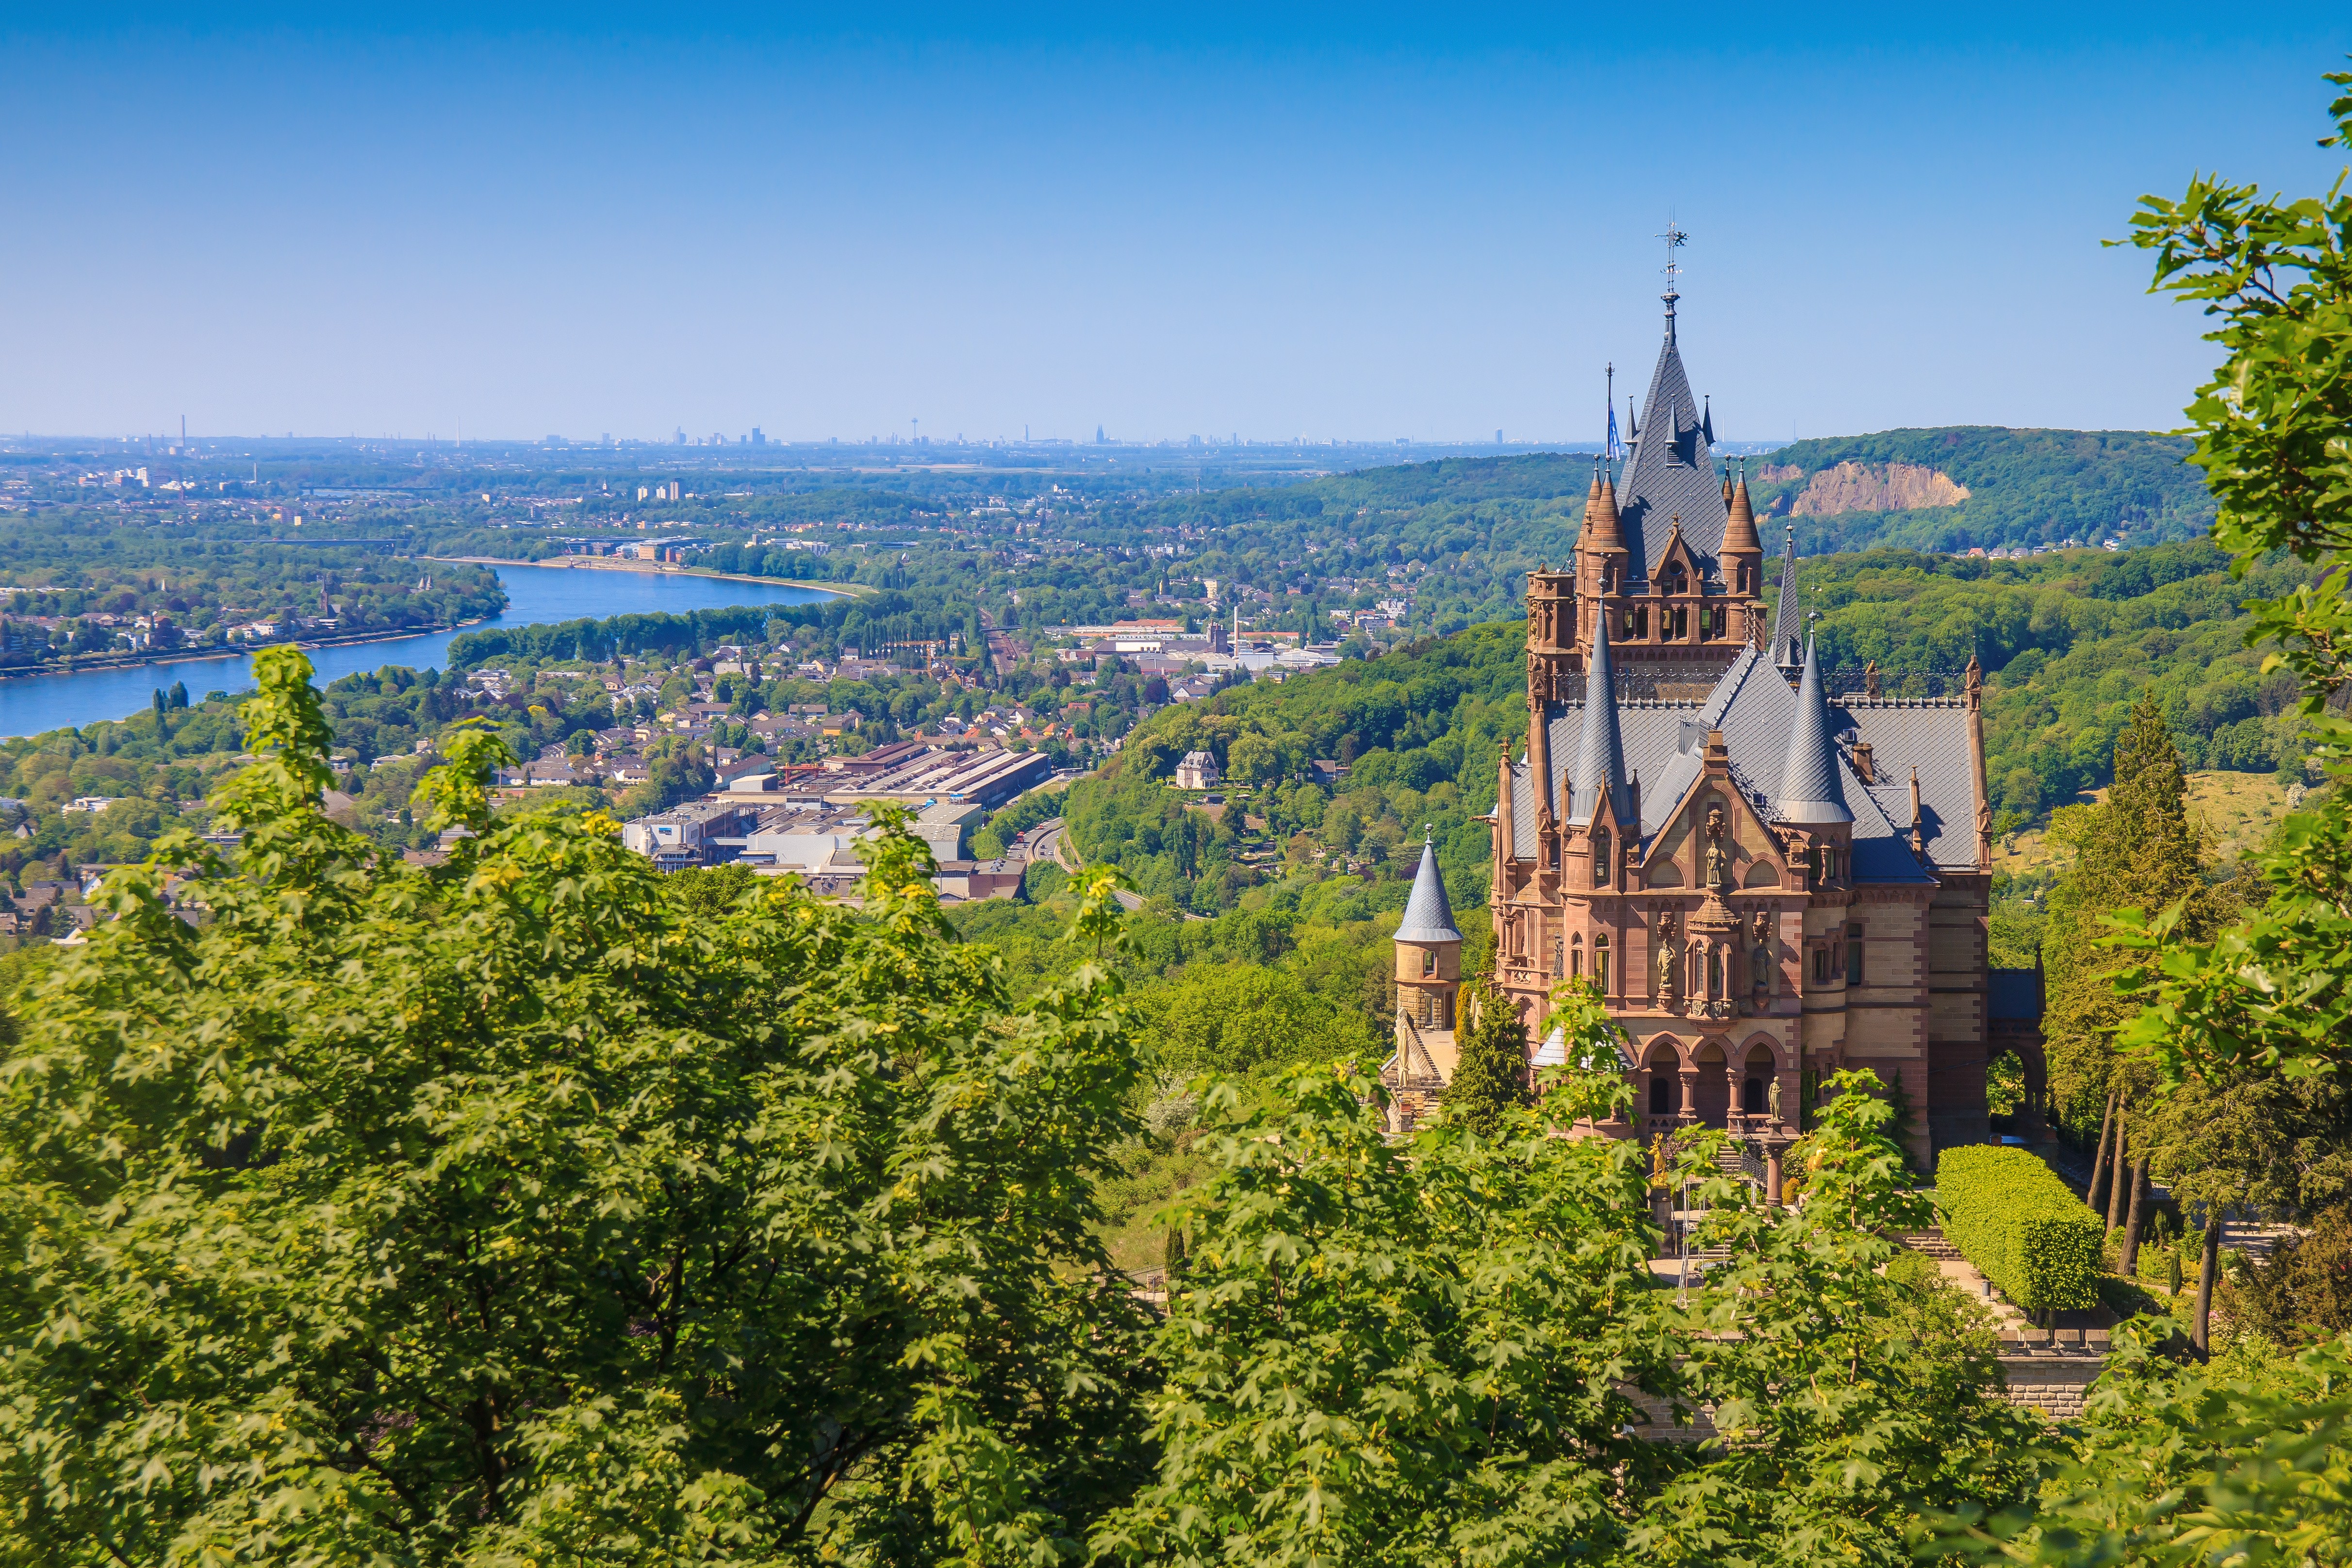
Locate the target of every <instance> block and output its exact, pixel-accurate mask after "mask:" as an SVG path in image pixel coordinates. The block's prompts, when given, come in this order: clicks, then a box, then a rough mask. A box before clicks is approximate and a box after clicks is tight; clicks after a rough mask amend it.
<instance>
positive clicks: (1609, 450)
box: [1602, 360, 1631, 463]
mask: <svg viewBox="0 0 2352 1568" xmlns="http://www.w3.org/2000/svg"><path fill="white" fill-rule="evenodd" d="M1602 402H1603V404H1604V405H1606V411H1607V413H1608V416H1609V443H1608V446H1607V447H1605V448H1604V449H1603V452H1602V456H1603V457H1604V458H1606V459H1607V460H1608V461H1610V462H1612V463H1613V462H1615V461H1616V460H1617V459H1618V458H1619V457H1621V456H1622V454H1623V448H1622V447H1620V446H1619V445H1618V444H1617V362H1616V361H1614V360H1612V361H1610V362H1609V395H1608V396H1607V397H1605V398H1603V399H1602ZM1630 408H1631V400H1630V399H1629V400H1628V409H1629V411H1630Z"/></svg>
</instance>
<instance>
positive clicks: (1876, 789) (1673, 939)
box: [1382, 288, 2041, 1168]
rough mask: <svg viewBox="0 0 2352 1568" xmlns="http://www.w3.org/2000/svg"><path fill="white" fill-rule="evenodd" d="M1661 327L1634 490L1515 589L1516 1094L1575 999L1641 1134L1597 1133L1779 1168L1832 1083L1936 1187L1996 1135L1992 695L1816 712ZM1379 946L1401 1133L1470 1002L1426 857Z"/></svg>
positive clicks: (1499, 925)
mask: <svg viewBox="0 0 2352 1568" xmlns="http://www.w3.org/2000/svg"><path fill="white" fill-rule="evenodd" d="M1664 299H1665V303H1666V323H1665V342H1664V345H1663V347H1662V348H1661V349H1660V351H1659V356H1658V363H1657V369H1656V372H1655V374H1654V376H1653V377H1652V379H1651V383H1650V389H1649V395H1648V399H1647V404H1646V406H1645V408H1644V410H1643V416H1642V418H1641V420H1640V422H1639V424H1638V425H1636V426H1634V427H1633V443H1632V447H1631V450H1630V452H1629V453H1628V455H1627V457H1626V458H1625V460H1624V462H1623V464H1622V484H1621V475H1620V473H1619V471H1618V466H1617V465H1616V464H1613V463H1612V464H1604V465H1597V466H1596V470H1595V475H1594V479H1593V482H1592V488H1591V493H1590V494H1589V496H1588V497H1587V500H1586V505H1585V514H1584V523H1583V527H1582V529H1581V531H1580V534H1579V537H1578V540H1577V543H1576V549H1575V556H1574V563H1573V565H1572V566H1570V567H1569V568H1567V569H1565V570H1558V571H1554V570H1539V571H1537V572H1534V573H1531V574H1529V576H1528V601H1527V602H1528V634H1527V650H1528V651H1527V675H1528V688H1527V691H1528V696H1527V700H1528V742H1527V748H1526V752H1525V754H1524V755H1523V756H1521V757H1520V758H1519V759H1518V760H1517V761H1516V762H1513V761H1511V760H1509V759H1508V758H1505V759H1504V761H1503V763H1502V765H1501V776H1500V778H1499V781H1498V799H1497V804H1496V807H1495V810H1494V812H1493V814H1492V815H1491V816H1490V817H1489V818H1488V821H1489V823H1490V825H1491V828H1492V834H1493V846H1494V848H1493V854H1494V862H1493V880H1492V885H1491V889H1490V892H1489V909H1488V913H1489V916H1490V918H1491V920H1492V921H1493V925H1494V931H1495V976H1496V983H1497V984H1498V985H1499V986H1500V987H1501V989H1502V991H1503V993H1504V994H1505V995H1506V996H1507V997H1508V998H1509V999H1510V1005H1512V1006H1514V1007H1515V1008H1517V1011H1518V1014H1519V1016H1520V1017H1521V1019H1522V1020H1523V1021H1524V1025H1525V1028H1526V1035H1527V1040H1528V1056H1529V1060H1530V1062H1531V1064H1534V1065H1538V1066H1540V1065H1542V1064H1544V1063H1545V1062H1547V1061H1554V1060H1558V1059H1559V1058H1560V1055H1561V1053H1562V1047H1561V1046H1560V1043H1559V1040H1558V1039H1557V1038H1552V1039H1549V1040H1547V1038H1546V1036H1547V1030H1546V1027H1545V1024H1546V1017H1547V1015H1548V1014H1549V1010H1550V1005H1551V1003H1550V994H1551V992H1552V989H1553V987H1555V986H1557V985H1558V984H1560V983H1561V982H1562V981H1565V980H1579V979H1581V980H1589V981H1590V982H1591V984H1593V985H1595V986H1597V987H1598V989H1599V991H1600V993H1601V996H1602V997H1603V998H1604V1000H1605V1004H1606V1005H1607V1007H1608V1010H1609V1013H1610V1016H1612V1018H1613V1019H1615V1020H1616V1022H1617V1023H1618V1024H1619V1025H1620V1026H1622V1029H1623V1030H1624V1032H1625V1035H1626V1037H1627V1039H1628V1041H1629V1042H1630V1051H1631V1057H1632V1063H1633V1065H1632V1068H1631V1069H1630V1070H1631V1077H1632V1080H1633V1089H1634V1111H1633V1118H1632V1119H1629V1120H1623V1121H1611V1122H1608V1123H1603V1124H1601V1125H1599V1126H1597V1127H1590V1128H1586V1129H1584V1130H1583V1131H1590V1132H1595V1133H1599V1134H1601V1135H1606V1136H1612V1137H1631V1136H1636V1135H1643V1136H1646V1135H1647V1134H1649V1133H1652V1132H1654V1131H1660V1130H1663V1129H1668V1128H1672V1127H1675V1126H1679V1125H1689V1124H1693V1123H1703V1124H1705V1125H1707V1126H1712V1127H1723V1128H1728V1129H1730V1130H1732V1131H1739V1132H1747V1133H1752V1134H1758V1135H1761V1136H1763V1137H1765V1138H1766V1139H1767V1140H1768V1141H1774V1140H1778V1139H1780V1138H1783V1137H1788V1136H1793V1135H1794V1134H1795V1132H1796V1131H1798V1130H1799V1128H1800V1126H1801V1119H1802V1107H1803V1105H1804V1104H1805V1103H1807V1102H1808V1101H1809V1100H1811V1099H1812V1097H1814V1096H1815V1095H1816V1094H1817V1093H1818V1089H1819V1085H1820V1083H1821V1082H1822V1079H1825V1078H1826V1077H1827V1076H1828V1075H1829V1074H1830V1073H1832V1072H1834V1071H1836V1070H1838V1069H1840V1068H1870V1069H1872V1070H1873V1071H1874V1072H1875V1073H1876V1074H1877V1075H1878V1077H1879V1079H1881V1080H1882V1081H1883V1082H1884V1083H1885V1084H1887V1085H1889V1086H1890V1088H1891V1089H1892V1090H1893V1092H1894V1093H1895V1096H1896V1098H1897V1101H1898V1104H1899V1105H1901V1106H1903V1107H1905V1108H1906V1117H1905V1120H1904V1122H1903V1124H1902V1127H1901V1131H1902V1132H1903V1135H1904V1136H1905V1137H1906V1139H1907V1141H1908V1144H1909V1152H1910V1154H1911V1156H1912V1158H1913V1159H1914V1161H1915V1162H1916V1163H1919V1164H1920V1165H1922V1166H1923V1167H1927V1168H1932V1165H1933V1162H1934V1155H1935V1152H1936V1151H1937V1150H1938V1149H1941V1148H1945V1147H1948V1146H1950V1145H1952V1144H1957V1143H1974V1142H1985V1141H1986V1140H1987V1139H1988V1138H1989V1136H1990V1127H1989V1121H1988V1116H1987V1110H1986V1102H1985V1068H1986V1043H1987V1038H1988V1006H1989V1002H1990V994H1991V992H1992V990H1993V985H1992V981H1991V974H1990V969H1989V967H1988V962H1987V952H1986V924H1987V916H1988V913H1989V906H1990V890H1991V880H1992V872H1991V861H1992V854H1991V823H1992V812H1991V808H1990V805H1989V803H1988V800H1987V796H1986V791H1985V763H1984V734H1983V724H1982V718H1981V703H1982V689H1981V680H1980V672H1979V668H1978V667H1977V665H1976V664H1975V662H1974V661H1973V660H1971V662H1970V664H1969V668H1968V670H1967V672H1966V673H1965V675H1963V676H1961V677H1959V678H1958V679H1955V680H1952V681H1950V682H1948V687H1949V689H1948V690H1946V691H1945V692H1944V693H1943V694H1940V695H1934V696H1908V697H1904V696H1894V695H1882V694H1881V685H1880V682H1879V681H1878V680H1877V679H1876V678H1875V674H1874V672H1872V673H1871V675H1870V676H1869V677H1868V678H1867V679H1864V680H1863V681H1861V682H1859V683H1855V682H1847V683H1845V684H1859V685H1861V687H1862V689H1859V690H1832V689H1830V688H1831V684H1832V683H1831V680H1830V679H1829V676H1828V673H1827V672H1825V671H1824V670H1823V669H1822V666H1821V663H1820V660H1819V658H1818V657H1817V656H1816V654H1815V652H1814V650H1813V648H1812V647H1811V644H1810V641H1809V639H1805V638H1802V637H1800V636H1799V622H1798V620H1797V609H1796V599H1797V594H1796V591H1795V589H1796V584H1795V582H1794V573H1795V555H1794V543H1793V537H1792V539H1791V542H1790V545H1789V547H1788V550H1787V552H1786V553H1785V554H1784V555H1783V558H1782V567H1781V583H1780V597H1779V603H1778V605H1777V609H1776V616H1775V624H1774V625H1773V626H1771V627H1770V628H1769V631H1768V628H1767V626H1766V624H1765V610H1764V605H1763V598H1762V584H1761V579H1762V575H1763V572H1764V551H1763V547H1762V542H1761V541H1760V540H1759V536H1758V533H1757V528H1756V516H1755V511H1754V508H1753V506H1752V504H1751V502H1750V500H1749V498H1748V487H1747V481H1746V479H1745V478H1744V477H1741V478H1739V479H1734V478H1733V477H1732V476H1731V475H1730V474H1729V473H1728V472H1727V471H1726V470H1721V469H1718V468H1717V463H1716V459H1715V458H1714V455H1713V451H1712V447H1713V442H1714V430H1713V421H1712V417H1711V415H1710V414H1709V413H1708V412H1706V411H1703V410H1702V409H1701V408H1700V407H1699V406H1697V405H1696V404H1695V402H1694V400H1693V398H1692V396H1691V393H1690V385H1689V382H1688V380H1687V378H1686V377H1685V374H1684V370H1683V363H1682V355H1681V351H1680V348H1679V346H1678V344H1677V343H1676V341H1675V309H1674V308H1675V299H1676V296H1675V293H1674V292H1673V291H1672V289H1671V288H1670V289H1669V290H1668V292H1667V293H1666V295H1665V296H1664ZM1395 942H1396V955H1397V972H1396V984H1397V994H1398V1007H1397V1049H1396V1054H1395V1055H1394V1056H1393V1057H1392V1058H1391V1059H1390V1061H1389V1063H1388V1065H1387V1067H1386V1068H1384V1069H1383V1072H1382V1077H1383V1079H1384V1080H1385V1081H1386V1083H1387V1086H1388V1088H1389V1090H1390V1099H1391V1110H1390V1115H1391V1124H1392V1125H1393V1126H1395V1127H1396V1128H1398V1129H1399V1130H1403V1129H1404V1128H1407V1127H1409V1126H1410V1125H1411V1124H1412V1121H1413V1120H1414V1119H1416V1118H1417V1117H1419V1116H1423V1115H1426V1114H1427V1113H1428V1111H1429V1110H1430V1109H1431V1107H1432V1105H1433V1102H1434V1101H1435V1100H1440V1099H1442V1098H1443V1094H1444V1084H1445V1082H1446V1080H1447V1079H1450V1077H1451V1076H1452V1071H1453V1062H1454V1023H1455V1017H1454V1011H1455V1006H1456V1002H1457V997H1458V993H1459V987H1460V981H1461V954H1460V944H1461V939H1460V934H1459V932H1458V931H1456V930H1455V929H1454V918H1453V913H1452V910H1451V909H1450V908H1449V907H1448V905H1447V902H1446V899H1445V890H1444V880H1443V879H1442V878H1441V877H1440V876H1439V874H1438V868H1437V864H1436V859H1435V857H1434V854H1433V851H1431V850H1429V849H1427V848H1424V850H1423V858H1422V864H1421V867H1420V870H1419V874H1418V876H1417V877H1416V879H1415V882H1414V887H1413V890H1412V901H1411V903H1410V905H1409V906H1408V908H1407V910H1406V914H1405V917H1404V921H1403V923H1402V924H1401V925H1400V927H1399V929H1398V931H1397V933H1396V939H1395ZM2040 1065H2041V1064H2040V1061H2039V1052H2038V1051H2036V1052H2035V1053H2034V1054H2033V1058H2032V1059H2030V1060H2029V1064H2028V1066H2029V1078H2030V1079H2038V1078H2039V1077H2040V1073H2039V1071H2038V1069H2039V1068H2040ZM2037 1087H2038V1086H2037ZM2038 1098H2039V1097H2038V1094H2037V1095H2036V1096H2035V1097H2034V1099H2035V1101H2036V1102H2037V1103H2038Z"/></svg>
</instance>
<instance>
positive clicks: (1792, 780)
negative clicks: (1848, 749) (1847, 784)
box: [1772, 643, 1862, 823]
mask: <svg viewBox="0 0 2352 1568" xmlns="http://www.w3.org/2000/svg"><path fill="white" fill-rule="evenodd" d="M1833 733H1834V731H1832V727H1831V722H1830V705H1829V701H1828V700H1827V699H1826V698H1824V697H1823V696H1822V664H1821V656H1820V655H1819V654H1817V653H1815V652H1814V650H1813V645H1812V644H1811V643H1807V644H1806V645H1805V673H1804V675H1803V676H1802V678H1801V679H1799V681H1798V683H1797V717H1796V723H1795V725H1794V727H1793V728H1792V729H1790V731H1789V761H1788V764H1787V765H1786V766H1785V767H1784V768H1783V769H1782V770H1781V773H1780V791H1779V793H1778V794H1776V795H1773V797H1772V817H1773V820H1774V821H1776V822H1802V823H1829V822H1852V821H1853V807H1851V806H1849V805H1846V803H1845V789H1844V779H1843V776H1842V775H1844V774H1846V773H1849V772H1851V770H1850V769H1847V768H1844V767H1841V766H1840V765H1839V761H1838V749H1837V742H1836V741H1835V740H1833V739H1832V734H1833ZM1861 782H1862V780H1861V779H1860V778H1858V777H1857V778H1856V779H1855V780H1854V783H1856V784H1860V783H1861Z"/></svg>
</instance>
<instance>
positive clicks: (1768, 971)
mask: <svg viewBox="0 0 2352 1568" xmlns="http://www.w3.org/2000/svg"><path fill="white" fill-rule="evenodd" d="M1748 973H1749V976H1750V978H1751V980H1752V981H1753V983H1754V984H1755V987H1756V989H1757V990H1759V991H1764V990H1769V989H1770V987H1771V984H1772V943H1771V926H1770V924H1769V917H1767V916H1764V915H1758V916H1757V917H1756V948H1755V951H1754V952H1750V953H1749V954H1748Z"/></svg>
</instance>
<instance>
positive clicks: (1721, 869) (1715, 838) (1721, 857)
mask: <svg viewBox="0 0 2352 1568" xmlns="http://www.w3.org/2000/svg"><path fill="white" fill-rule="evenodd" d="M1701 885H1702V886H1704V887H1705V888H1706V889H1707V890H1709V891H1710V892H1721V891H1723V890H1724V889H1727V888H1729V887H1730V886H1731V858H1730V857H1729V856H1727V855H1726V854H1725V853H1724V852H1723V807H1721V806H1719V805H1711V806H1709V807H1707V811H1706V877H1705V878H1704V879H1703V880H1702V883H1701Z"/></svg>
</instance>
